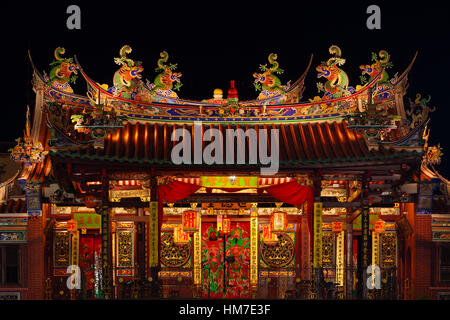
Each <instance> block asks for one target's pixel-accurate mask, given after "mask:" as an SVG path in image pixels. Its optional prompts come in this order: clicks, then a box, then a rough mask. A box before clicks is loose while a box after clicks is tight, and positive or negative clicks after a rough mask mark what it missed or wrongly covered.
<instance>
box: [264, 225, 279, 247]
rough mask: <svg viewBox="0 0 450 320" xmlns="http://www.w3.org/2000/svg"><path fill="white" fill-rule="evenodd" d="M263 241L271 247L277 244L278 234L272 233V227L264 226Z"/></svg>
mask: <svg viewBox="0 0 450 320" xmlns="http://www.w3.org/2000/svg"><path fill="white" fill-rule="evenodd" d="M262 241H263V242H264V243H265V244H267V245H269V246H273V245H275V244H277V242H278V237H277V235H276V234H274V233H272V231H271V230H270V225H263V226H262Z"/></svg>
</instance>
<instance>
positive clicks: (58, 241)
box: [54, 231, 70, 267]
mask: <svg viewBox="0 0 450 320" xmlns="http://www.w3.org/2000/svg"><path fill="white" fill-rule="evenodd" d="M54 249H55V260H54V264H55V267H67V266H69V264H70V234H69V233H68V232H65V231H55V248H54Z"/></svg>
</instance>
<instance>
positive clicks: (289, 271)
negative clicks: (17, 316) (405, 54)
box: [0, 46, 450, 299]
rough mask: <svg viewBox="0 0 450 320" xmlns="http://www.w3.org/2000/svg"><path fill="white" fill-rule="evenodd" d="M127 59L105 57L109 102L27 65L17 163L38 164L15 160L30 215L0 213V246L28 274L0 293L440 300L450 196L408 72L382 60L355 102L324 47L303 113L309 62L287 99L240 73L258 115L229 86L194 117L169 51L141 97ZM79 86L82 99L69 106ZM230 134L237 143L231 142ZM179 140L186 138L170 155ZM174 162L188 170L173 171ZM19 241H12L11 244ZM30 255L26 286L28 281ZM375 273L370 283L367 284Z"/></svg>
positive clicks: (68, 77)
mask: <svg viewBox="0 0 450 320" xmlns="http://www.w3.org/2000/svg"><path fill="white" fill-rule="evenodd" d="M131 52H132V50H131V48H130V47H129V46H124V47H122V48H121V49H120V52H119V54H120V57H116V58H115V59H114V61H115V62H116V63H117V64H118V65H119V66H120V69H119V70H118V71H117V72H116V73H115V74H114V77H113V85H112V86H111V87H109V86H108V85H101V84H99V83H97V82H95V81H94V80H92V79H91V78H90V77H89V76H88V75H87V73H86V71H85V70H84V69H83V68H82V67H81V65H80V64H79V63H78V61H76V59H72V58H69V59H67V58H63V55H64V53H65V52H64V49H63V48H57V49H56V50H55V59H56V60H55V61H54V63H52V66H53V67H52V69H51V71H50V73H49V76H47V75H45V74H44V75H43V74H41V73H40V72H39V71H38V70H37V69H36V68H34V65H33V68H34V73H33V87H34V91H35V94H36V104H35V106H34V111H33V117H32V119H33V121H32V123H31V120H30V119H29V117H27V128H29V130H27V131H26V134H27V136H26V138H27V139H28V140H27V141H28V142H29V144H30V145H31V146H32V145H33V144H35V145H39V143H40V144H41V146H43V148H40V149H36V150H35V151H32V150H31V149H30V150H29V153H30V155H33V159H35V160H33V161H28V162H27V161H26V159H25V160H24V155H26V151H24V148H23V147H22V148H19V147H18V148H15V149H17V150H19V149H20V154H19V152H18V151H14V150H15V149H13V150H12V151H11V152H12V156H13V159H15V160H17V161H19V160H20V161H21V163H22V168H21V170H20V172H19V174H18V176H17V177H15V178H14V179H13V180H14V181H16V182H17V183H18V184H19V185H20V186H21V187H22V189H23V197H22V200H21V201H23V203H26V212H22V213H20V214H22V216H23V217H22V216H20V214H19V213H17V214H16V215H17V216H16V215H14V213H9V215H10V216H6V215H5V216H2V214H3V213H1V214H0V219H2V221H6V220H7V218H6V217H8V218H9V219H10V220H11V217H12V218H14V219H16V220H17V221H16V220H14V221H12V220H11V221H10V220H8V221H10V222H9V225H8V223H7V222H4V223H2V224H1V228H2V230H1V232H2V237H4V239H3V238H2V239H1V241H0V242H1V246H2V248H3V247H4V246H7V245H9V244H15V245H18V246H20V248H21V249H20V254H21V255H22V258H21V259H22V261H23V262H24V264H25V265H23V267H22V268H21V269H20V271H18V272H19V273H20V274H22V275H23V276H22V277H26V278H27V279H28V278H29V274H30V273H31V272H35V273H36V276H35V277H34V279H35V280H33V281H31V280H30V281H28V282H27V283H24V282H20V281H18V282H17V284H15V285H7V284H2V285H0V292H7V291H9V292H14V291H21V290H22V289H21V288H23V287H27V288H29V290H28V291H27V290H25V291H24V290H22V291H23V294H22V295H21V298H25V299H36V298H40V299H43V298H45V299H91V298H92V299H95V298H104V299H128V298H131V299H139V298H140V299H148V298H152V297H153V298H156V297H164V298H175V297H176V298H192V297H196V298H275V299H290V298H292V299H318V298H319V299H414V298H423V297H430V298H439V297H444V296H445V295H446V294H447V295H448V294H449V292H450V287H449V285H448V282H447V281H449V280H450V279H449V275H450V269H449V268H450V266H449V262H448V258H446V254H448V251H449V243H450V237H449V236H450V229H449V227H448V226H449V221H450V218H448V215H447V213H448V210H447V208H448V189H447V187H448V181H447V180H446V179H445V178H443V177H441V176H440V175H439V173H438V172H437V171H436V170H435V169H434V167H433V166H434V165H436V164H437V163H438V162H439V158H440V156H441V155H442V153H441V151H440V149H439V148H437V147H431V146H428V143H427V142H428V135H429V129H428V128H427V125H428V124H429V113H430V112H432V111H433V110H432V109H431V108H429V107H428V106H427V103H428V102H429V100H427V99H421V96H420V95H417V96H416V99H415V101H414V102H413V101H410V106H409V108H408V109H405V106H404V96H405V95H406V88H407V77H408V73H409V71H410V69H411V67H412V65H413V63H414V60H415V57H414V58H413V60H412V61H411V63H410V64H409V65H408V66H407V67H406V69H405V71H404V72H403V73H401V74H400V75H398V73H397V74H396V76H395V77H392V78H390V77H389V75H388V73H387V71H388V69H390V68H391V67H392V65H391V63H390V57H389V54H388V53H387V52H386V51H384V50H382V51H380V52H379V53H378V55H376V54H375V55H374V56H373V57H375V58H374V59H372V62H373V63H372V64H371V65H364V66H361V67H360V69H361V70H362V83H361V84H360V85H357V86H355V87H352V86H350V85H349V79H348V76H347V74H346V73H345V71H344V70H343V69H342V66H343V65H344V64H345V59H344V58H342V52H341V49H340V48H339V47H337V46H331V47H330V50H329V52H330V54H331V58H329V59H328V60H327V61H326V62H322V63H321V64H320V65H318V66H317V67H316V68H315V71H316V72H317V73H318V78H319V80H321V79H323V80H322V81H323V82H319V83H318V84H317V87H318V89H319V94H320V96H316V97H314V98H313V99H309V101H308V102H302V94H303V91H304V87H305V77H306V74H307V73H308V72H309V71H310V67H311V65H312V63H313V58H312V57H311V59H310V61H309V62H308V63H307V66H306V70H305V72H304V74H303V75H301V76H300V78H299V79H298V80H297V81H295V82H294V83H293V84H287V85H282V83H281V80H280V78H279V77H281V74H282V73H283V70H282V69H281V68H280V67H279V63H278V61H277V59H278V56H277V55H276V54H271V55H269V58H268V62H269V65H267V64H266V65H261V66H260V72H261V73H258V72H256V73H254V75H253V76H254V78H255V81H254V86H255V89H256V90H257V91H259V93H258V96H257V98H256V99H255V100H251V101H240V100H239V96H238V92H237V90H236V88H235V84H234V82H232V83H231V86H230V89H229V90H228V95H227V97H226V98H224V97H223V92H222V90H220V89H216V90H214V97H213V98H211V99H205V100H203V101H193V100H185V99H181V98H180V97H179V96H178V94H179V93H177V92H179V91H180V88H181V78H182V73H181V72H176V71H175V70H176V69H177V68H178V66H176V65H172V64H168V63H167V61H168V60H169V56H168V54H167V53H166V52H162V53H161V55H160V56H161V58H160V59H159V60H158V62H157V67H158V68H157V72H159V73H158V75H157V76H156V77H155V78H154V80H153V82H151V81H149V80H146V81H144V80H143V78H142V77H143V71H144V68H143V63H142V62H139V61H135V60H133V59H131V58H130V57H129V55H130V54H131ZM30 61H31V58H30ZM31 63H32V62H31ZM74 74H79V75H81V78H82V79H83V80H85V82H86V84H87V92H86V95H78V94H74V93H73V90H72V88H71V86H70V84H71V83H72V81H74V78H73V76H74ZM250 129H251V130H253V132H255V133H256V135H255V137H256V138H255V139H257V140H255V141H257V144H258V146H259V147H261V143H260V142H261V139H262V138H261V137H263V135H261V134H260V133H261V132H263V133H264V134H266V132H267V139H266V140H264V141H265V143H266V144H267V148H266V151H267V150H278V157H276V158H275V157H273V156H274V154H273V153H272V154H271V156H272V158H271V159H272V160H273V161H277V167H276V169H277V172H276V173H273V174H270V175H264V174H262V172H261V167H266V166H268V164H267V163H258V162H257V161H253V160H255V159H252V155H254V154H255V149H254V148H255V147H257V144H256V143H251V135H250V134H248V135H246V133H247V132H249V130H250ZM177 130H178V131H177ZM227 130H234V131H233V132H234V133H236V135H235V137H233V138H232V140H226V138H227V134H230V132H231V131H227ZM270 130H274V131H275V130H276V131H277V132H278V136H277V139H274V137H273V136H272V137H271V138H270V137H269V136H270V134H269V132H273V131H270ZM176 132H182V136H179V137H178V138H179V139H178V140H177V141H174V139H171V137H172V136H174V135H176ZM213 133H214V134H218V135H219V136H222V137H225V138H224V139H217V138H215V139H214V140H213V139H212V138H211V137H212V135H213ZM196 137H200V139H197V138H196ZM180 141H181V142H180ZM226 141H233V145H232V146H231V147H230V145H229V144H228V145H226ZM19 142H20V141H19ZM213 142H214V145H215V146H216V150H215V151H214V152H211V145H212V144H213ZM235 142H236V143H235ZM178 143H181V145H180V144H178ZM269 145H270V147H269ZM185 146H189V148H191V147H192V150H193V151H192V153H191V154H189V155H188V156H186V154H185V152H186V150H188V149H187V148H188V147H186V149H185V148H184V147H185ZM181 147H182V148H181ZM273 147H276V148H275V149H273ZM177 148H178V149H182V150H183V156H182V157H181V158H182V159H184V160H188V161H184V162H183V163H179V164H178V163H175V161H174V159H173V157H174V150H178V149H177ZM208 148H209V149H208ZM271 148H272V149H271ZM219 149H220V150H223V154H222V155H221V156H222V158H219V156H218V153H217V152H219V151H218V150H219ZM189 150H190V149H189ZM196 150H199V151H200V158H201V159H199V158H197V153H196ZM259 151H260V150H259ZM33 152H34V153H33ZM177 152H178V151H177ZM207 152H209V155H210V156H212V157H213V158H214V159H215V160H216V161H215V162H213V163H208V162H207V160H206V158H205V157H204V155H205V154H206V153H207ZM256 154H258V153H256ZM258 155H259V156H260V155H261V153H259V154H258ZM239 156H242V159H241V161H239V160H240V159H239ZM228 157H229V158H228ZM225 159H232V160H233V161H232V163H227V162H226V161H225ZM257 159H258V158H256V160H257ZM260 159H261V158H260ZM220 160H222V161H220ZM13 180H11V181H8V182H7V183H5V184H3V186H2V187H4V186H6V185H7V184H11V183H14V181H13ZM4 198H5V201H9V200H8V199H7V195H5V197H4ZM6 203H8V202H6ZM437 203H439V205H437ZM8 210H9V209H5V210H4V211H6V212H8ZM9 211H11V210H9ZM19 211H20V210H19ZM24 211H25V209H24ZM23 213H27V214H26V215H23ZM5 214H6V213H5ZM5 219H6V220H5ZM20 219H22V220H23V221H22V220H20ZM19 220H20V221H19ZM20 223H22V224H23V225H24V226H26V228H28V229H27V230H28V231H27V230H25V229H24V228H25V227H23V228H22V229H20ZM19 229H20V230H22V231H23V232H24V235H25V238H23V239H22V240H23V241H22V242H21V241H19V240H17V237H16V238H14V239H13V238H11V236H10V235H9V234H10V233H13V232H16V233H17V232H19V231H20V230H19ZM14 230H15V231H14ZM18 230H19V231H18ZM424 237H425V240H424ZM426 237H429V239H428V238H426ZM423 241H428V242H429V243H431V244H432V246H431V247H430V246H428V245H425V244H424V243H423ZM428 242H427V243H428ZM29 254H32V255H33V257H34V258H33V259H35V260H33V261H37V262H36V263H37V266H38V267H39V268H38V269H39V270H38V271H35V269H33V268H31V266H28V265H26V262H25V261H27V259H28V258H27V257H28V256H27V255H29ZM446 259H447V260H446ZM71 265H75V266H78V267H79V268H80V271H81V274H82V277H81V287H80V288H79V289H70V288H69V287H68V285H67V279H68V276H69V274H68V273H67V269H68V267H69V266H71ZM370 265H376V266H377V268H379V269H377V270H379V271H380V277H379V278H375V277H373V278H371V279H368V277H370V274H369V275H368V274H367V272H366V270H367V268H368V267H369V266H370ZM35 266H36V264H35ZM433 268H435V269H436V268H437V269H436V270H438V273H437V274H438V275H439V278H436V279H434V278H432V277H433V276H434V275H435V274H436V273H435V272H433V270H434V269H433ZM32 270H34V271H32ZM374 272H375V271H374ZM374 274H377V273H376V272H375V273H374ZM424 274H429V275H430V278H429V279H428V278H426V279H424V278H422V277H421V275H424ZM432 275H433V276H432ZM4 277H5V276H4ZM36 277H37V278H36ZM367 283H370V284H371V285H370V286H367V285H365V284H367ZM2 288H3V289H2ZM31 288H32V289H31Z"/></svg>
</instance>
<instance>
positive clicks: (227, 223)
mask: <svg viewBox="0 0 450 320" xmlns="http://www.w3.org/2000/svg"><path fill="white" fill-rule="evenodd" d="M222 223H223V226H222V228H223V231H222V232H223V233H224V234H229V233H230V232H231V219H230V218H223V222H222Z"/></svg>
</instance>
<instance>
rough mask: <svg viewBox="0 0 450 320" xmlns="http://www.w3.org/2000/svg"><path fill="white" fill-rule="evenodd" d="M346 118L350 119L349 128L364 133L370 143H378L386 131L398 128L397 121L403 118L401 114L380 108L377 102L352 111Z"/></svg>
mask: <svg viewBox="0 0 450 320" xmlns="http://www.w3.org/2000/svg"><path fill="white" fill-rule="evenodd" d="M344 118H346V119H347V121H348V124H347V128H349V129H356V130H357V131H358V132H360V133H362V134H364V136H365V137H366V139H367V140H368V143H369V145H373V144H377V141H379V140H382V139H383V137H384V136H385V135H386V131H387V132H389V131H390V130H392V129H396V128H397V125H396V123H395V121H398V120H401V117H400V116H397V115H389V114H388V113H387V112H386V110H385V109H383V108H381V109H379V108H378V105H377V104H368V105H367V108H366V110H364V111H362V112H356V113H351V114H349V115H347V116H344Z"/></svg>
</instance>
